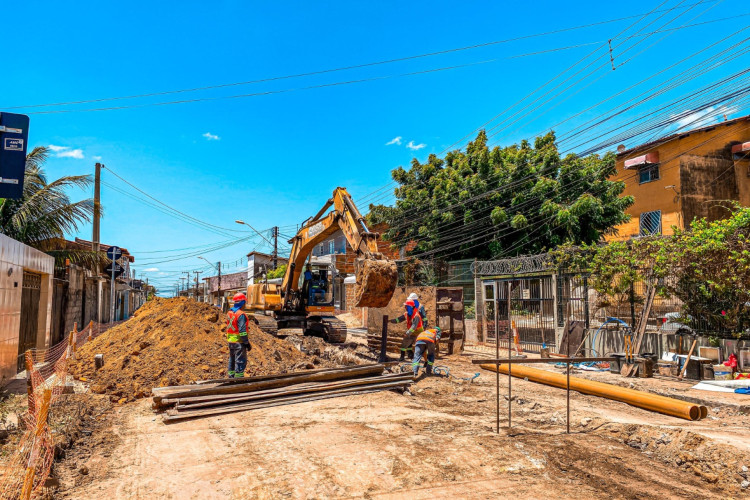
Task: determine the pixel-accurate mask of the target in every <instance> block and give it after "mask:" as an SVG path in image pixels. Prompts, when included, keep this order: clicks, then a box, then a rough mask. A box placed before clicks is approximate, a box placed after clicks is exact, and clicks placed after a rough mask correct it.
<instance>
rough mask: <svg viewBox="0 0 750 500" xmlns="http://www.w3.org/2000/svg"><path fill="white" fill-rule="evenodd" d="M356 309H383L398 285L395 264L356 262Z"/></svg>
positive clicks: (368, 261)
mask: <svg viewBox="0 0 750 500" xmlns="http://www.w3.org/2000/svg"><path fill="white" fill-rule="evenodd" d="M356 278H357V288H356V296H355V303H354V305H355V306H356V307H385V306H387V305H388V302H390V301H391V297H393V291H394V290H395V289H396V285H397V284H398V269H397V268H396V263H395V262H393V261H390V260H379V259H367V258H361V259H357V261H356Z"/></svg>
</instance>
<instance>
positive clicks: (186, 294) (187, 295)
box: [181, 271, 190, 297]
mask: <svg viewBox="0 0 750 500" xmlns="http://www.w3.org/2000/svg"><path fill="white" fill-rule="evenodd" d="M182 272H183V273H185V274H187V282H186V283H185V297H189V296H190V294H189V293H188V288H190V271H182ZM181 279H184V278H181Z"/></svg>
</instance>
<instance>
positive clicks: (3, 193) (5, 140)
mask: <svg viewBox="0 0 750 500" xmlns="http://www.w3.org/2000/svg"><path fill="white" fill-rule="evenodd" d="M28 142H29V117H28V116H26V115H17V114H15V113H0V198H16V199H17V198H22V197H23V175H24V172H25V171H26V148H27V146H28Z"/></svg>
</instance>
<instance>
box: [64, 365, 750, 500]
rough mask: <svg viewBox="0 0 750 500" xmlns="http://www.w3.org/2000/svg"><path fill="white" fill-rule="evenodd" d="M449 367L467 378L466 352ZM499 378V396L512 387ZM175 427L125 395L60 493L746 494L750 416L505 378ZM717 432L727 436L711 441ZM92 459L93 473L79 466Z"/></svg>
mask: <svg viewBox="0 0 750 500" xmlns="http://www.w3.org/2000/svg"><path fill="white" fill-rule="evenodd" d="M441 363H444V364H447V365H448V366H450V368H451V371H452V373H453V374H454V375H456V376H468V375H471V374H472V373H473V372H474V371H476V368H475V367H474V366H472V365H470V364H469V363H468V360H467V359H466V358H464V357H456V358H454V359H451V360H449V361H446V360H442V361H441ZM506 380H507V379H506V378H505V377H500V384H501V394H506V392H507V385H506V384H507V382H506ZM412 392H413V395H412V396H410V395H401V394H398V393H396V392H382V393H377V394H369V395H362V396H351V397H346V398H338V399H330V400H323V401H314V402H309V403H304V404H298V405H292V406H286V407H277V408H269V409H265V410H259V411H254V412H244V413H236V414H231V415H224V416H221V417H213V418H206V419H202V420H194V421H187V422H182V423H175V424H171V425H165V424H163V423H162V421H161V418H160V417H159V416H157V415H156V414H155V413H154V412H153V411H152V410H151V408H150V406H149V403H148V401H139V402H136V403H130V404H126V405H123V406H120V407H118V408H116V409H115V410H114V412H113V413H112V415H111V418H110V424H109V426H107V427H105V428H104V429H102V430H99V431H95V432H94V434H93V435H92V436H91V437H90V438H89V440H88V441H85V442H82V443H80V444H79V446H76V447H75V448H73V450H72V451H71V452H70V453H69V454H68V457H67V458H66V459H65V460H64V461H63V462H61V463H60V464H59V466H58V474H59V476H60V480H61V484H62V486H61V489H60V490H59V491H58V492H57V497H58V498H66V499H67V498H71V499H72V498H76V499H79V498H82V499H85V498H101V497H104V498H108V499H116V498H149V499H152V498H156V499H166V498H201V499H202V498H236V499H244V498H261V499H263V498H293V499H298V498H299V499H308V498H358V497H365V498H409V499H415V498H416V499H419V498H446V497H452V498H496V497H498V496H499V495H503V496H505V495H508V494H509V493H510V492H511V491H512V493H513V495H514V496H517V497H518V498H548V497H550V496H555V497H557V498H586V497H591V496H594V495H596V496H601V497H602V498H607V497H610V498H623V499H624V498H628V499H630V498H643V499H648V498H688V497H689V498H710V497H717V496H721V497H723V498H746V497H748V491H750V490H742V489H741V488H740V484H741V483H742V481H743V480H745V477H743V476H747V472H746V469H745V471H743V469H742V467H743V466H746V467H747V466H750V460H748V457H749V456H750V454H749V453H748V450H749V449H750V437H748V436H747V431H746V430H747V428H748V427H747V426H748V424H749V423H750V417H748V416H746V415H738V414H736V412H732V411H728V410H726V409H722V408H718V409H717V410H715V411H713V412H712V413H711V417H710V418H709V419H706V420H703V421H700V422H687V421H683V420H679V419H675V418H672V417H668V416H663V415H658V414H654V413H651V412H648V411H645V410H640V409H637V408H632V407H629V406H627V405H624V404H621V403H617V402H613V401H608V400H603V399H600V398H595V397H591V396H584V395H580V394H576V393H572V396H571V404H572V408H573V411H572V416H571V422H572V429H571V430H572V433H571V434H566V433H565V393H564V391H561V390H559V389H554V388H550V387H546V386H541V385H538V384H534V383H531V382H525V381H523V380H518V379H514V380H513V394H514V399H513V407H512V408H513V415H512V417H513V426H512V428H511V429H510V430H508V429H507V401H506V400H505V398H504V397H503V398H502V399H501V422H500V423H501V426H502V427H503V428H501V432H500V434H496V433H495V429H494V425H495V374H494V373H490V372H485V371H482V373H481V375H480V377H479V378H478V379H477V380H475V381H474V382H473V383H471V384H468V383H467V382H463V381H460V380H458V379H456V378H454V379H445V378H437V377H431V378H425V379H422V380H420V381H419V382H418V383H417V384H416V385H414V386H412ZM709 436H710V437H711V438H713V439H710V438H709ZM82 468H84V469H85V471H86V472H87V474H82V473H81V472H80V471H81V469H82Z"/></svg>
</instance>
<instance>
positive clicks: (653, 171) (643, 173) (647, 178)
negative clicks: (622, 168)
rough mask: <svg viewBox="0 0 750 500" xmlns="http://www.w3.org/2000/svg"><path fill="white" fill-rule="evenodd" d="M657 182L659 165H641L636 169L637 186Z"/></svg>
mask: <svg viewBox="0 0 750 500" xmlns="http://www.w3.org/2000/svg"><path fill="white" fill-rule="evenodd" d="M658 180H659V164H658V163H654V164H651V165H643V166H642V167H641V168H639V169H638V184H645V183H647V182H651V181H658Z"/></svg>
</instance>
